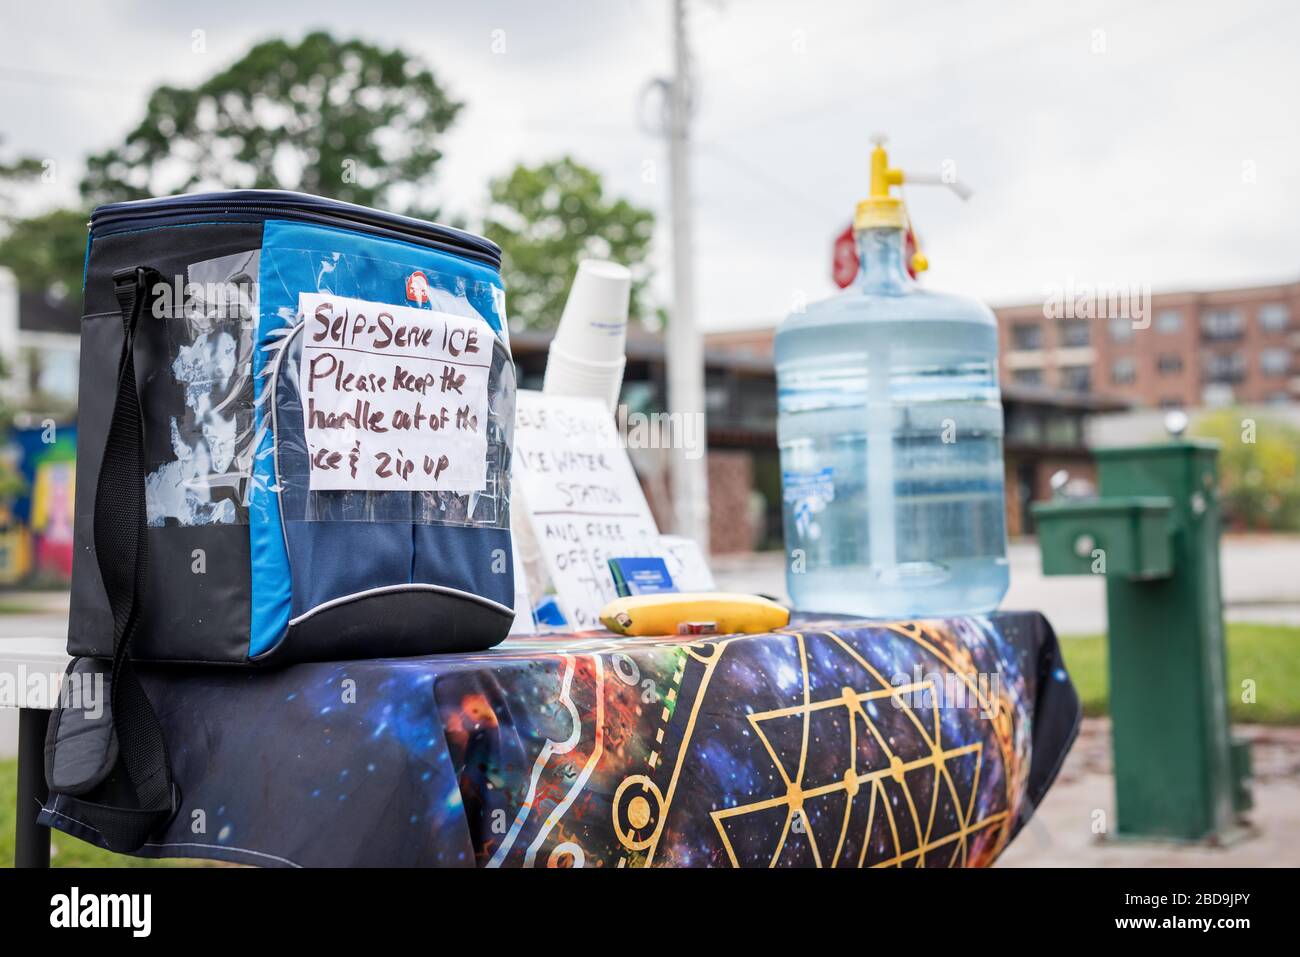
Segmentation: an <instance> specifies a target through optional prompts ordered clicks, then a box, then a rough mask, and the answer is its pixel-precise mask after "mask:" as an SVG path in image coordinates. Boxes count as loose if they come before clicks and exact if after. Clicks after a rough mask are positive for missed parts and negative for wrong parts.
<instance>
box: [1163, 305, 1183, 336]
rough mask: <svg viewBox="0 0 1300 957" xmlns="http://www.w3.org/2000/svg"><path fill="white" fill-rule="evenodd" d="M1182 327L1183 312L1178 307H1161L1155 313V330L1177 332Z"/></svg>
mask: <svg viewBox="0 0 1300 957" xmlns="http://www.w3.org/2000/svg"><path fill="white" fill-rule="evenodd" d="M1182 328H1183V314H1182V311H1181V310H1178V309H1161V310H1160V311H1159V312H1157V313H1156V332H1177V331H1178V330H1180V329H1182Z"/></svg>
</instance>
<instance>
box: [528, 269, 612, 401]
mask: <svg viewBox="0 0 1300 957" xmlns="http://www.w3.org/2000/svg"><path fill="white" fill-rule="evenodd" d="M631 291H632V274H631V273H630V272H629V271H628V269H627V267H626V266H620V265H619V264H618V263H614V262H606V261H604V260H600V259H584V260H582V262H580V263H578V275H577V276H576V277H574V280H573V288H571V289H570V290H569V298H568V301H567V302H565V304H564V314H563V315H561V316H560V324H559V326H558V327H557V328H556V330H555V338H554V339H552V340H551V351H550V353H549V354H548V356H547V359H546V377H545V379H543V380H542V391H543V392H545V393H549V394H551V395H581V396H591V397H593V398H597V399H600V400H601V401H603V402H604V403H605V404H606V405H608V406H609V409H610V411H611V412H612V411H614V409H615V407H616V406H617V405H618V392H619V389H621V388H622V386H623V367H624V366H625V365H627V355H626V353H625V351H624V350H625V347H626V344H627V309H628V298H629V296H630V295H631Z"/></svg>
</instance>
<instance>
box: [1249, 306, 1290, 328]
mask: <svg viewBox="0 0 1300 957" xmlns="http://www.w3.org/2000/svg"><path fill="white" fill-rule="evenodd" d="M1255 318H1256V320H1257V321H1258V322H1259V328H1260V329H1262V330H1263V331H1264V332H1284V331H1286V327H1287V326H1289V325H1291V310H1290V309H1288V308H1287V305H1286V303H1284V302H1266V303H1265V304H1264V305H1262V306H1260V307H1259V312H1257V313H1256V314H1255Z"/></svg>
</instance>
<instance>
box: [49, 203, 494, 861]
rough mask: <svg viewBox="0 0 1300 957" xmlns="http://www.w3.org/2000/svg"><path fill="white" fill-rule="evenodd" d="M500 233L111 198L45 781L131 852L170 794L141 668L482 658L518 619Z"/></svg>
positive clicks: (93, 235) (88, 343)
mask: <svg viewBox="0 0 1300 957" xmlns="http://www.w3.org/2000/svg"><path fill="white" fill-rule="evenodd" d="M499 270H500V251H499V250H498V249H497V247H496V246H495V245H494V244H492V243H491V242H489V241H488V240H486V239H483V238H481V237H478V236H475V235H472V234H470V233H467V232H463V231H461V230H457V229H451V228H448V227H445V226H439V225H435V224H432V223H428V222H423V221H420V220H416V219H410V218H406V217H402V216H396V215H392V214H388V213H383V212H379V211H376V210H373V209H366V208H364V207H360V206H354V205H351V204H347V203H340V202H334V201H331V200H325V199H321V198H318V197H314V196H307V195H303V194H299V193H290V192H281V191H269V190H249V191H235V192H224V193H212V194H205V195H193V196H177V197H170V198H166V199H150V200H142V201H138V202H130V203H117V204H113V205H108V206H101V207H100V208H98V209H96V210H95V212H94V214H93V215H92V218H91V222H90V241H89V245H88V248H87V256H86V275H85V314H84V317H83V320H82V343H81V383H80V392H81V394H80V411H79V421H78V448H77V491H76V519H75V559H74V564H73V580H72V600H71V616H70V621H69V631H68V651H69V653H70V654H71V655H73V656H74V657H75V658H77V660H76V661H74V664H73V665H72V668H73V669H74V670H81V671H86V672H90V671H98V672H101V673H102V674H103V675H104V679H105V682H106V684H107V686H108V687H107V697H108V700H109V702H110V704H111V707H110V708H108V709H105V714H104V716H101V717H100V718H99V719H97V720H92V719H91V718H90V717H89V716H88V715H87V714H86V713H81V712H73V711H72V710H71V709H65V710H63V711H60V712H58V713H57V715H56V717H55V718H54V719H53V720H52V722H51V727H50V734H49V739H48V743H47V755H46V773H47V777H48V778H49V784H50V786H51V789H52V790H54V791H56V792H58V793H60V794H63V795H65V796H66V797H67V799H69V800H73V801H76V802H77V805H78V806H77V810H78V812H79V813H80V814H82V815H84V820H86V821H87V822H88V823H90V824H92V826H94V827H96V828H97V829H99V830H100V832H101V836H103V837H104V839H105V843H107V844H108V845H109V846H110V847H113V848H114V849H118V850H130V849H134V848H136V847H139V846H140V844H142V843H143V842H144V841H145V840H146V838H147V835H148V834H149V833H150V832H151V831H152V830H153V829H154V828H156V827H157V826H159V825H160V824H162V823H165V822H166V821H167V820H168V819H169V817H170V815H171V814H173V813H174V812H175V808H176V807H177V805H178V795H177V793H176V789H175V785H174V783H173V781H172V779H171V773H170V769H169V766H168V761H167V753H166V747H165V742H164V741H163V739H162V733H161V730H160V728H159V726H158V721H157V719H156V717H155V715H154V713H153V710H152V708H151V706H150V704H149V702H148V699H147V698H146V696H145V694H144V692H143V690H142V688H141V686H140V684H139V682H138V680H137V678H136V674H135V671H134V669H133V667H132V662H133V661H136V662H175V663H182V662H184V663H191V664H205V665H232V666H240V665H243V666H248V665H258V664H263V663H282V662H291V661H302V660H312V659H315V660H321V659H324V660H332V659H345V658H375V657H387V656H400V655H421V654H430V653H435V652H444V651H467V650H475V649H482V648H487V647H490V646H492V645H494V644H496V643H497V642H499V641H501V640H502V638H504V637H505V635H506V633H507V631H508V630H509V628H510V625H511V622H512V620H513V616H514V613H513V610H512V605H513V595H514V584H513V563H512V559H511V553H510V518H509V474H510V461H509V460H510V449H511V432H512V429H513V425H514V405H515V374H514V366H513V363H512V360H511V357H510V350H509V340H508V334H507V329H506V322H505V308H504V301H505V296H504V291H503V286H502V282H501V276H500V271H499Z"/></svg>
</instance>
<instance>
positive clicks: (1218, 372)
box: [1205, 352, 1246, 383]
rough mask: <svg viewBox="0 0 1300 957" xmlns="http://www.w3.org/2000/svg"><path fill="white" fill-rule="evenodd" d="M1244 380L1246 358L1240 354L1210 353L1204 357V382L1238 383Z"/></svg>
mask: <svg viewBox="0 0 1300 957" xmlns="http://www.w3.org/2000/svg"><path fill="white" fill-rule="evenodd" d="M1244 378H1246V356H1245V354H1244V353H1241V352H1211V353H1209V354H1208V355H1207V356H1206V357H1205V380H1206V381H1207V382H1213V383H1232V382H1240V381H1241V380H1242V379H1244Z"/></svg>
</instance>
